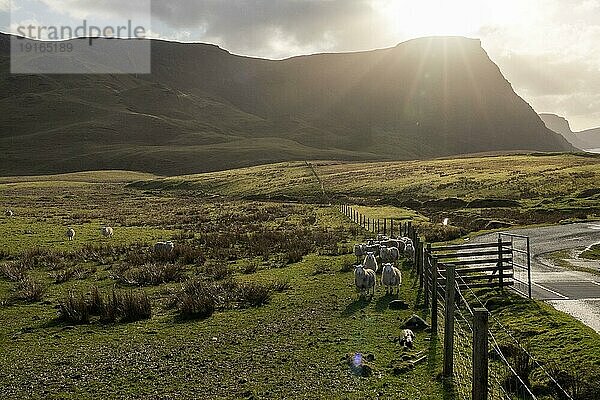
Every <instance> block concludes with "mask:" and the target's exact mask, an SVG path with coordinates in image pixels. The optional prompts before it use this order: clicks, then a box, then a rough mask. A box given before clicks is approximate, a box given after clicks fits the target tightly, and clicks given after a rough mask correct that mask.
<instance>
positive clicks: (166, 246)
mask: <svg viewBox="0 0 600 400" xmlns="http://www.w3.org/2000/svg"><path fill="white" fill-rule="evenodd" d="M173 250H175V245H174V244H173V242H158V243H156V244H155V245H154V252H155V253H157V254H171V253H172V252H173Z"/></svg>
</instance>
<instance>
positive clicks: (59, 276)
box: [54, 265, 95, 284]
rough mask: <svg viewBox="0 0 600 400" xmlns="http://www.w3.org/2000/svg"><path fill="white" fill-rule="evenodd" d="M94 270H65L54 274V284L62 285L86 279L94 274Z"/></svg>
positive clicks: (79, 267) (83, 268)
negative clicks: (72, 280)
mask: <svg viewBox="0 0 600 400" xmlns="http://www.w3.org/2000/svg"><path fill="white" fill-rule="evenodd" d="M93 272H95V271H93V270H89V269H87V268H85V267H82V266H79V265H78V266H75V267H73V268H67V269H64V270H62V271H60V272H58V273H56V274H54V283H56V284H60V283H65V282H68V281H70V280H71V279H85V278H87V277H88V276H90V274H92V273H93Z"/></svg>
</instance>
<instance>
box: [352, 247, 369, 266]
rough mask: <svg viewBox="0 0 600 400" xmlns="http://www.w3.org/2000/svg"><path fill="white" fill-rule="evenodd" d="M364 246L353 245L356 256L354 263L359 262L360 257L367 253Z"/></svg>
mask: <svg viewBox="0 0 600 400" xmlns="http://www.w3.org/2000/svg"><path fill="white" fill-rule="evenodd" d="M365 247H366V246H365V245H364V244H355V245H354V255H355V256H356V261H357V262H359V261H360V258H361V257H364V256H365V255H366V254H367V253H366V251H365Z"/></svg>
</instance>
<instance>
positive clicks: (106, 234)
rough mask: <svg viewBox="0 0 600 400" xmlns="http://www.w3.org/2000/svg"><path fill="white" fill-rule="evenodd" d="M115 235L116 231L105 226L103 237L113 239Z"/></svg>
mask: <svg viewBox="0 0 600 400" xmlns="http://www.w3.org/2000/svg"><path fill="white" fill-rule="evenodd" d="M113 234H114V230H113V228H111V227H110V226H103V227H102V236H104V237H113Z"/></svg>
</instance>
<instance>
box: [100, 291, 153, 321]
mask: <svg viewBox="0 0 600 400" xmlns="http://www.w3.org/2000/svg"><path fill="white" fill-rule="evenodd" d="M109 299H110V301H109V302H107V304H106V305H105V306H104V309H105V310H106V309H108V308H112V310H110V312H109V313H107V312H106V311H105V312H104V316H107V315H110V316H111V319H110V320H109V321H111V322H112V321H116V320H120V321H122V322H133V321H140V320H143V319H149V318H150V317H152V304H151V303H150V298H149V297H148V295H147V294H146V292H133V291H127V292H118V291H116V290H114V289H113V292H112V296H110V297H109Z"/></svg>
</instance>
